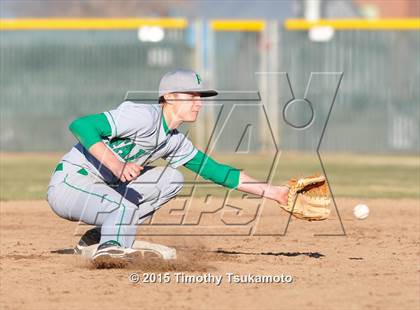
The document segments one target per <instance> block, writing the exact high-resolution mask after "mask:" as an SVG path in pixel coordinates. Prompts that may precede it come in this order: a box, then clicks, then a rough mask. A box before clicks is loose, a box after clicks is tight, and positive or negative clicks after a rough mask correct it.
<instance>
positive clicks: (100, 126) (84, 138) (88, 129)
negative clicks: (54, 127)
mask: <svg viewBox="0 0 420 310" xmlns="http://www.w3.org/2000/svg"><path fill="white" fill-rule="evenodd" d="M69 129H70V131H71V132H72V133H73V135H74V136H75V137H76V139H77V140H79V141H80V143H81V144H82V145H83V146H84V147H85V148H86V149H87V150H89V149H90V147H91V146H92V145H94V144H95V143H98V142H101V141H102V138H104V137H109V136H111V133H112V131H111V126H110V125H109V122H108V119H107V118H106V116H105V114H103V113H101V114H92V115H87V116H84V117H80V118H78V119H76V120H74V121H73V122H72V123H71V124H70V126H69Z"/></svg>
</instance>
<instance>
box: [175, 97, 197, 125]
mask: <svg viewBox="0 0 420 310" xmlns="http://www.w3.org/2000/svg"><path fill="white" fill-rule="evenodd" d="M202 105H203V103H202V101H201V97H200V96H199V94H190V93H178V94H176V100H174V110H175V113H176V115H177V116H178V118H179V119H181V120H182V121H183V122H194V121H195V120H196V119H197V116H198V112H199V111H200V109H201V106H202Z"/></svg>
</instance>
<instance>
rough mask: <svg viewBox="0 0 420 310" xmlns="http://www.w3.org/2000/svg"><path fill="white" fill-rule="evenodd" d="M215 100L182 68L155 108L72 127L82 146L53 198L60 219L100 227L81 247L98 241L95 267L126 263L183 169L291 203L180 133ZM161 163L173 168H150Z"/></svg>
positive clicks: (128, 109) (123, 110)
mask: <svg viewBox="0 0 420 310" xmlns="http://www.w3.org/2000/svg"><path fill="white" fill-rule="evenodd" d="M215 95H217V92H216V91H214V90H210V89H205V88H204V87H203V84H202V81H201V78H200V76H199V75H198V74H197V73H195V72H193V71H190V70H177V71H173V72H169V73H167V74H165V75H164V76H163V77H162V79H161V81H160V85H159V102H156V104H151V103H144V104H142V103H137V102H136V103H134V102H130V101H125V102H123V103H122V104H121V105H120V106H118V107H117V108H116V109H115V110H111V111H106V112H104V113H100V114H94V115H88V116H85V117H81V118H78V119H76V120H74V121H73V122H72V123H71V124H70V126H69V129H70V131H71V132H72V133H73V134H74V136H75V137H76V138H77V140H78V141H79V143H77V144H76V145H75V146H74V147H73V148H72V149H71V150H70V152H68V153H67V154H66V155H64V156H63V158H62V159H61V161H60V162H59V163H58V165H57V167H56V169H55V172H54V173H53V175H52V178H51V181H50V183H49V186H48V191H47V199H48V202H49V204H50V206H51V208H52V209H53V211H54V212H55V213H56V214H57V215H59V216H60V217H62V218H65V219H68V220H71V221H82V222H84V223H86V224H90V225H95V226H96V227H95V228H93V229H91V230H89V231H87V232H86V233H85V234H84V235H83V236H82V238H81V240H80V241H79V244H78V245H77V247H78V248H79V249H81V248H83V247H86V246H90V245H93V244H97V243H99V246H98V248H97V250H96V252H95V253H94V254H93V256H92V261H93V263H94V264H95V265H96V266H98V267H102V266H109V267H112V266H120V265H122V264H124V262H126V261H127V259H128V255H127V253H128V252H129V250H130V249H131V248H132V245H133V242H134V240H135V236H136V229H137V225H138V224H141V223H142V222H143V221H144V220H145V219H146V218H147V217H149V216H150V215H152V214H153V213H154V212H155V211H156V210H157V209H158V208H160V207H161V206H162V205H163V204H165V203H166V202H168V201H169V200H170V199H171V198H173V197H174V196H175V195H176V194H177V193H178V192H179V191H180V190H181V188H182V185H183V176H182V174H181V173H180V172H179V171H178V170H177V168H178V167H180V166H184V167H186V168H188V169H190V170H192V171H194V172H196V173H198V174H199V175H200V176H202V177H203V178H205V179H207V180H211V181H213V182H214V183H217V184H220V185H222V186H225V187H227V188H232V189H237V190H240V191H243V192H247V193H251V194H256V195H260V196H263V197H266V198H269V199H272V200H275V201H277V202H278V203H280V204H281V205H288V200H290V197H289V195H288V194H289V188H290V186H271V185H268V184H265V183H258V181H256V180H254V179H253V178H251V177H250V176H248V175H246V174H245V173H244V172H242V171H240V170H238V169H236V168H234V167H230V166H227V165H224V164H221V163H218V162H217V161H215V160H213V159H212V158H211V157H209V156H207V155H206V154H204V153H203V152H201V151H200V150H198V149H196V148H195V147H194V146H193V144H192V143H191V141H190V140H188V139H187V138H186V137H185V136H184V135H183V134H182V133H180V132H178V131H177V129H176V128H177V127H179V126H180V125H181V124H182V123H183V122H194V121H195V120H196V118H197V115H198V112H199V111H200V108H201V106H202V101H201V97H210V96H215ZM159 158H163V159H165V160H166V161H168V163H169V165H168V166H167V167H154V166H151V165H150V164H151V163H152V162H153V161H155V160H157V159H159ZM288 211H289V212H292V213H293V209H292V210H290V209H289V210H288ZM131 252H132V250H131Z"/></svg>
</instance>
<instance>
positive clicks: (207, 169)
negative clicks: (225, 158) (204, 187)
mask: <svg viewBox="0 0 420 310" xmlns="http://www.w3.org/2000/svg"><path fill="white" fill-rule="evenodd" d="M184 167H186V168H188V169H189V170H191V171H194V172H196V173H198V174H199V175H200V176H201V177H203V178H204V179H206V180H211V181H213V182H214V183H216V184H220V185H223V186H225V187H228V188H234V189H236V188H237V187H238V184H239V174H240V170H238V169H236V168H233V167H230V166H228V165H223V164H220V163H218V162H217V161H215V160H214V159H213V158H211V157H209V156H207V155H206V154H204V153H203V152H201V151H198V152H197V154H196V155H195V156H194V158H193V159H191V160H190V161H188V162H187V163H185V164H184Z"/></svg>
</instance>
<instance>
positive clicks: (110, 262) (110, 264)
mask: <svg viewBox="0 0 420 310" xmlns="http://www.w3.org/2000/svg"><path fill="white" fill-rule="evenodd" d="M129 253H130V251H127V250H126V249H124V248H123V247H121V245H120V243H119V242H117V241H114V240H110V241H107V242H104V243H102V244H101V245H99V246H98V249H97V250H96V252H95V253H94V254H93V256H92V263H93V264H94V265H95V267H96V268H124V267H126V266H127V265H128V263H129V262H130V261H131V258H130V257H129V256H128V254H129Z"/></svg>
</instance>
